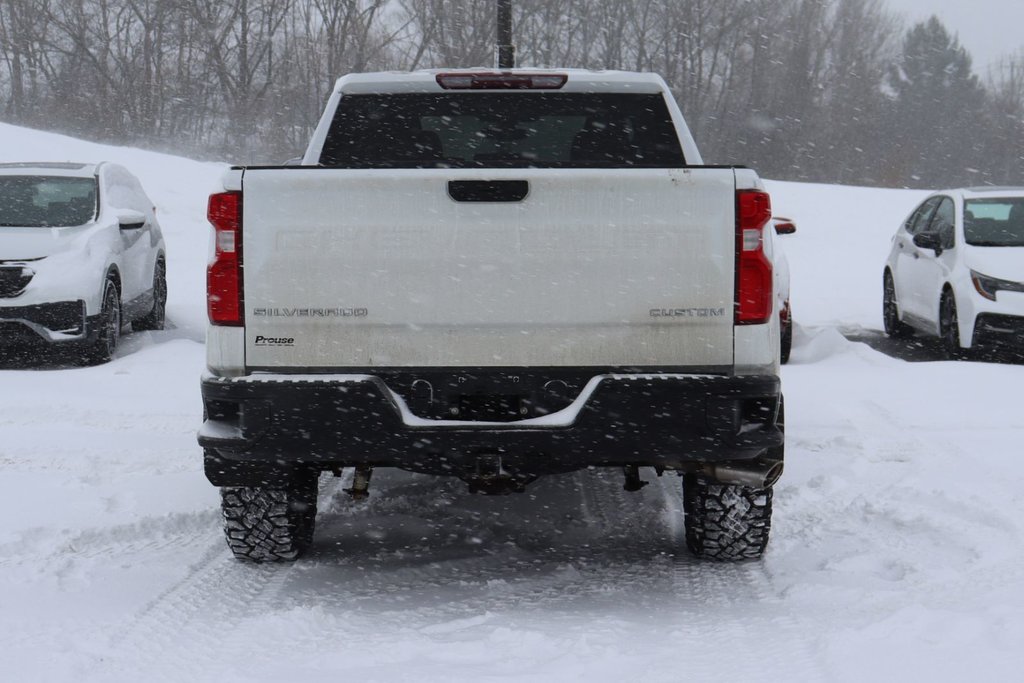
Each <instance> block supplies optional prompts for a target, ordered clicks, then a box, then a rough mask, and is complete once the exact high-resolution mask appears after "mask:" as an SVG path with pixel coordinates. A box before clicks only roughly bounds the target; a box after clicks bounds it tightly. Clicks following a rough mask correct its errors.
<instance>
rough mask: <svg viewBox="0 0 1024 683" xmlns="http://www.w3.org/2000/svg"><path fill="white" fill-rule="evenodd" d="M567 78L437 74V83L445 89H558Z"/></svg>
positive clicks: (497, 73)
mask: <svg viewBox="0 0 1024 683" xmlns="http://www.w3.org/2000/svg"><path fill="white" fill-rule="evenodd" d="M568 80H569V76H568V74H513V73H504V72H479V73H444V74H437V84H438V85H439V86H441V87H442V88H444V89H445V90H559V89H561V87H562V86H563V85H565V84H566V82H567V81H568Z"/></svg>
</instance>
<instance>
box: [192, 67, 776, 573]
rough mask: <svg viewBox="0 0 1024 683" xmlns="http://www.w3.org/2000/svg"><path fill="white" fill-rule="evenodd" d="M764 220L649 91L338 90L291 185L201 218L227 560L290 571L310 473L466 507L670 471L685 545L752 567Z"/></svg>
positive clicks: (246, 172)
mask: <svg viewBox="0 0 1024 683" xmlns="http://www.w3.org/2000/svg"><path fill="white" fill-rule="evenodd" d="M770 217H771V204H770V201H769V197H768V195H767V194H766V193H765V191H764V189H763V186H762V185H761V183H760V181H759V180H758V178H757V176H756V174H755V173H754V172H753V171H750V170H748V169H745V168H733V167H711V166H705V165H703V164H702V160H701V157H700V154H699V153H698V151H697V147H696V145H695V143H694V141H693V138H692V136H691V135H690V133H689V131H688V129H687V127H686V124H685V122H684V121H683V117H682V115H681V113H680V111H679V109H678V107H677V106H676V103H675V101H674V99H673V97H672V96H671V94H670V92H669V90H668V88H667V86H666V85H665V83H664V81H663V80H662V79H661V78H660V77H658V76H656V75H653V74H641V73H623V72H602V71H577V70H556V71H548V70H544V71H538V70H528V69H516V70H511V71H480V70H477V71H466V70H457V71H422V72H416V73H402V74H398V73H386V74H383V73H378V74H354V75H349V76H346V77H344V78H342V79H341V80H339V81H338V83H337V85H336V87H335V89H334V93H333V95H332V96H331V98H330V101H329V103H328V105H327V109H326V112H325V113H324V115H323V118H322V119H321V121H320V123H319V125H318V127H317V128H316V132H315V134H314V135H313V138H312V141H311V142H310V145H309V148H308V150H307V152H306V154H305V157H304V158H303V160H302V163H301V165H298V166H285V167H273V168H270V167H246V168H235V169H232V170H231V171H229V172H228V173H227V175H226V177H225V181H224V191H223V192H222V193H218V194H215V195H213V196H212V197H211V198H210V204H209V218H210V222H211V224H212V225H213V228H214V230H215V247H214V253H213V255H212V257H211V263H210V267H209V273H208V286H209V315H210V327H209V335H208V342H207V352H208V372H207V374H206V375H205V376H204V378H203V380H202V394H203V401H204V407H205V421H204V424H203V426H202V428H201V430H200V432H199V442H200V444H201V445H202V446H203V448H204V449H205V466H206V474H207V477H208V478H209V480H210V481H211V482H212V483H213V484H214V485H216V486H219V487H222V501H223V511H224V515H225V519H226V534H227V539H228V544H229V546H230V547H231V549H232V550H233V552H234V553H235V555H236V556H237V557H239V558H242V559H248V560H252V561H257V562H262V561H275V560H291V559H294V558H296V557H298V556H299V555H300V554H301V553H302V552H303V550H304V549H305V548H306V547H307V546H308V545H309V543H310V542H311V540H312V534H313V526H314V521H315V516H316V496H317V484H316V482H317V478H318V477H319V475H320V474H321V473H322V472H331V471H333V472H335V473H339V472H340V471H341V470H342V469H343V468H354V475H353V486H352V489H351V492H352V493H353V494H354V495H356V496H360V495H365V494H366V490H367V485H368V483H369V476H370V474H371V472H372V469H373V468H377V467H396V468H401V469H404V470H410V471H415V472H423V473H431V474H436V475H449V476H455V477H459V478H461V479H463V480H464V481H466V482H467V483H468V485H469V487H470V489H471V490H474V491H478V492H481V493H492V494H493V493H510V492H517V491H522V490H523V489H524V487H526V486H527V485H528V484H529V483H531V482H533V481H534V480H536V479H537V478H538V477H540V476H543V475H548V474H558V473H564V472H571V471H574V470H579V469H583V468H596V467H602V468H616V469H618V470H620V471H622V472H623V475H624V482H625V488H626V490H629V491H633V490H639V489H640V488H641V487H642V486H643V484H644V483H646V482H644V481H642V480H641V478H640V468H653V470H654V471H656V472H657V473H658V474H659V475H660V474H662V473H663V472H665V471H668V472H674V473H677V474H679V475H682V478H683V487H682V488H683V494H684V510H685V515H684V516H685V529H686V540H687V545H688V547H689V548H690V549H691V551H693V552H694V553H695V554H697V555H698V556H701V557H707V558H711V559H720V560H739V559H749V558H756V557H759V556H760V555H761V554H762V553H763V552H764V549H765V546H766V544H767V542H768V531H769V527H770V520H771V499H772V485H773V484H774V482H775V481H776V479H778V477H779V475H780V474H781V471H782V461H783V448H784V444H783V428H782V423H783V411H782V395H781V388H780V382H779V372H778V371H779V343H780V331H779V311H777V310H775V309H776V308H777V307H778V304H777V303H776V297H775V293H774V291H773V289H774V287H775V286H776V285H775V284H773V283H774V279H773V273H772V267H773V246H772V239H773V234H772V233H773V231H772V230H771V229H770V228H769V226H770V225H771V224H770V223H769V219H770Z"/></svg>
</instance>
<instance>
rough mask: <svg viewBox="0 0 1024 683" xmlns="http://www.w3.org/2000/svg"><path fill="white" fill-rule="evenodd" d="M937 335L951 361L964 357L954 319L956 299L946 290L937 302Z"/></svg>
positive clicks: (958, 324) (958, 325) (958, 327)
mask: <svg viewBox="0 0 1024 683" xmlns="http://www.w3.org/2000/svg"><path fill="white" fill-rule="evenodd" d="M939 335H940V336H941V337H942V346H943V347H944V348H945V349H946V353H947V354H948V355H949V357H950V358H951V359H954V360H956V359H958V358H963V357H964V348H963V347H962V346H960V323H959V322H958V321H957V317H956V299H955V298H954V297H953V292H951V291H949V290H946V291H945V292H943V294H942V300H941V301H940V302H939Z"/></svg>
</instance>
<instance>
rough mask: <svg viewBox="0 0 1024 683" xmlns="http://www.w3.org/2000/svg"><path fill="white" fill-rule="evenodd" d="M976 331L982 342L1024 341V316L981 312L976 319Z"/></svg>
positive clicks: (1018, 342)
mask: <svg viewBox="0 0 1024 683" xmlns="http://www.w3.org/2000/svg"><path fill="white" fill-rule="evenodd" d="M974 333H975V334H976V335H978V336H979V337H980V338H981V341H982V342H994V343H1017V344H1020V343H1024V317H1021V316H1017V315H999V314H997V313H981V314H979V315H978V318H977V320H976V321H975V324H974Z"/></svg>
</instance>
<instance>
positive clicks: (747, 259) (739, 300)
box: [736, 190, 772, 325]
mask: <svg viewBox="0 0 1024 683" xmlns="http://www.w3.org/2000/svg"><path fill="white" fill-rule="evenodd" d="M771 217H772V202H771V198H770V197H769V196H768V193H767V192H762V191H760V190H740V191H738V192H737V193H736V324H737V325H760V324H763V323H766V322H768V320H769V319H770V318H771V314H772V264H771V261H769V260H768V257H767V256H765V253H764V228H765V226H766V225H768V221H769V220H770V219H771Z"/></svg>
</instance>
